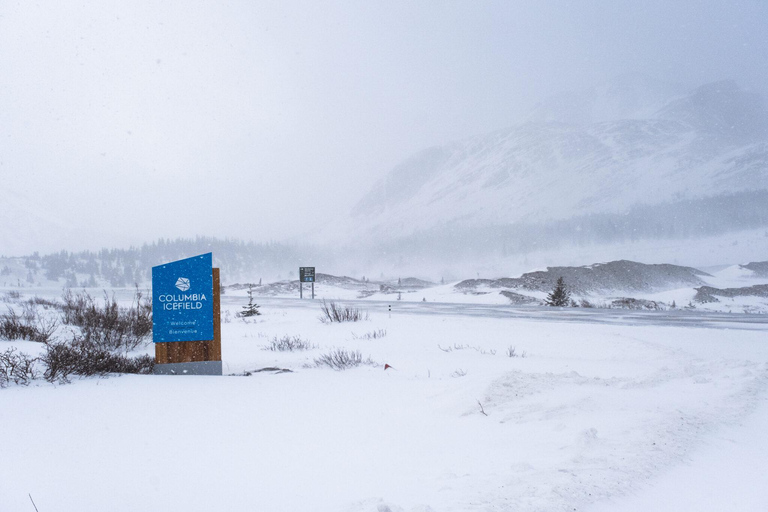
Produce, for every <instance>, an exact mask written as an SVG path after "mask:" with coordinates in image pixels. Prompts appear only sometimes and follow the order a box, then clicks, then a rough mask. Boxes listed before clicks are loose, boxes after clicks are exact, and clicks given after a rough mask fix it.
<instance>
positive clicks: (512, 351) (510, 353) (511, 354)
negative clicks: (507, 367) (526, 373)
mask: <svg viewBox="0 0 768 512" xmlns="http://www.w3.org/2000/svg"><path fill="white" fill-rule="evenodd" d="M526 355H527V352H526V351H525V350H523V351H522V352H521V353H520V354H518V353H517V352H516V351H515V347H513V346H512V345H510V346H509V348H508V349H507V356H508V357H525V356H526Z"/></svg>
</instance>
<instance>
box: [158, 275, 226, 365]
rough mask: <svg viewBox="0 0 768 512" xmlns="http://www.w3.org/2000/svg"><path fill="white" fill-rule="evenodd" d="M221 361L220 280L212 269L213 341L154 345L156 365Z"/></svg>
mask: <svg viewBox="0 0 768 512" xmlns="http://www.w3.org/2000/svg"><path fill="white" fill-rule="evenodd" d="M200 361H221V280H220V277H219V269H218V268H214V269H213V339H212V340H200V341H170V342H165V343H155V362H156V363H157V364H170V363H194V362H200Z"/></svg>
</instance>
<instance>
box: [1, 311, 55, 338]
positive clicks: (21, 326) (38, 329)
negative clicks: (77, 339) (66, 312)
mask: <svg viewBox="0 0 768 512" xmlns="http://www.w3.org/2000/svg"><path fill="white" fill-rule="evenodd" d="M57 327H58V320H56V319H55V318H51V317H49V316H46V315H40V314H39V313H38V311H37V309H36V308H35V307H34V306H32V305H30V304H22V313H21V314H19V313H17V312H16V310H14V309H13V308H11V307H9V308H8V313H6V314H4V315H0V337H2V338H5V339H7V340H29V341H36V342H38V343H48V341H49V340H50V339H51V336H53V333H54V332H56V328H57Z"/></svg>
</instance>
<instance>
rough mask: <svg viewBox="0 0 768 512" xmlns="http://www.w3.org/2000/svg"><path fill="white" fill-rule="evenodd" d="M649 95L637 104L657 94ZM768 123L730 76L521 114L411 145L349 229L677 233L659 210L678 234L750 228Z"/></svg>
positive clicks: (764, 181)
mask: <svg viewBox="0 0 768 512" xmlns="http://www.w3.org/2000/svg"><path fill="white" fill-rule="evenodd" d="M649 95H650V96H651V100H647V101H646V100H643V101H640V100H638V102H639V103H638V105H636V107H637V108H636V109H635V110H636V111H637V112H640V113H643V112H644V109H645V110H647V109H648V108H650V107H649V105H653V104H654V102H655V101H658V100H659V98H660V97H661V96H662V93H661V92H658V91H652V93H649ZM594 108H595V109H596V108H597V107H594ZM614 110H616V109H614ZM544 117H545V118H546V116H544ZM597 117H598V118H599V117H604V116H597ZM767 134H768V113H766V110H765V108H764V105H763V103H762V100H761V98H760V97H758V96H756V95H753V94H751V93H748V92H745V91H743V90H741V89H740V88H739V87H738V86H737V85H736V84H735V83H733V82H717V83H713V84H708V85H705V86H702V87H699V88H697V89H695V90H694V91H692V92H691V93H689V94H687V95H684V96H676V95H674V94H672V92H670V94H669V101H668V102H667V103H666V104H665V105H664V106H663V107H662V108H660V109H658V110H657V111H656V112H655V113H654V114H653V115H650V116H649V117H647V118H644V119H638V118H634V119H618V120H611V121H603V122H594V123H588V124H567V123H560V122H528V123H525V124H522V125H519V126H514V127H511V128H509V129H505V130H501V131H497V132H494V133H491V134H487V135H482V136H478V137H474V138H471V139H468V140H463V141H458V142H453V143H450V144H446V145H443V146H439V147H433V148H429V149H426V150H424V151H422V152H420V153H418V154H416V155H414V156H412V157H411V158H409V159H407V160H406V161H404V162H403V163H401V164H400V165H398V166H396V167H395V168H394V169H393V170H392V171H391V172H390V173H389V174H388V175H386V176H385V177H384V178H383V179H381V180H380V181H379V182H378V183H377V184H376V185H375V186H374V188H373V189H372V190H371V191H370V192H368V193H367V194H366V195H365V196H364V197H363V198H362V199H361V200H360V202H359V203H358V204H357V205H356V206H355V207H354V209H353V210H352V212H351V216H350V219H348V222H349V229H348V230H346V231H347V233H349V232H351V233H353V234H354V235H355V236H356V238H357V239H361V238H363V239H364V238H368V239H369V240H374V239H376V240H382V239H384V240H386V239H397V238H407V237H420V236H422V235H425V234H426V235H427V236H432V237H435V238H436V239H446V238H450V237H452V236H453V237H462V236H464V235H466V234H467V233H468V232H475V233H476V232H478V230H482V229H488V228H490V227H496V228H499V227H501V228H503V229H516V230H518V232H519V230H520V229H521V228H520V227H521V226H533V228H531V229H534V230H536V232H537V233H540V232H542V230H541V229H539V227H541V226H547V225H552V224H553V223H560V226H561V227H560V228H558V229H556V230H555V231H556V232H554V233H552V236H558V235H559V233H560V232H572V231H579V230H582V229H584V230H585V231H589V232H590V233H591V235H590V237H591V238H592V239H598V240H599V239H603V238H605V237H608V238H610V237H611V236H613V235H615V234H616V233H615V232H616V231H619V232H622V233H623V234H624V235H626V234H627V233H628V232H631V231H634V232H637V233H640V234H641V235H642V236H645V235H647V236H653V235H654V234H656V235H662V236H675V232H672V233H669V232H667V231H665V230H667V229H668V228H667V227H666V223H667V221H669V224H670V225H673V224H677V225H678V227H677V228H675V230H676V233H677V234H678V235H681V234H682V235H685V236H689V235H691V234H694V235H704V234H711V233H716V232H724V231H728V230H730V229H734V230H735V229H744V228H746V227H757V226H760V225H764V224H765V223H766V222H768V206H767V207H761V206H760V205H762V204H766V201H765V199H766V197H768V136H767ZM657 207H658V211H659V212H663V213H662V214H660V217H654V216H653V214H652V213H651V212H652V211H653V210H654V209H655V208H657ZM616 219H619V220H616ZM627 219H629V220H627ZM651 224H658V225H659V226H655V225H654V226H652V225H651ZM654 230H655V231H659V233H655V232H654ZM690 230H694V231H695V232H694V233H690V232H689V231H690ZM673 231H674V230H673ZM486 238H496V239H498V238H499V237H497V236H494V234H493V233H491V234H489V235H488V236H486ZM517 238H519V237H517Z"/></svg>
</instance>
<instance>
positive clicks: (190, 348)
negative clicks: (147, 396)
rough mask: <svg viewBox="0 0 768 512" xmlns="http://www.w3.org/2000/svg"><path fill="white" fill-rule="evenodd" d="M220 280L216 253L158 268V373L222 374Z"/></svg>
mask: <svg viewBox="0 0 768 512" xmlns="http://www.w3.org/2000/svg"><path fill="white" fill-rule="evenodd" d="M219 284H220V283H219V269H217V268H213V255H212V254H211V253H207V254H201V255H199V256H195V257H193V258H187V259H184V260H179V261H174V262H171V263H166V264H165V265H158V266H156V267H152V338H153V341H154V342H155V370H154V372H155V373H156V374H160V375H181V374H186V375H221V374H222V366H221V310H220V300H221V299H220V294H219Z"/></svg>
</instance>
